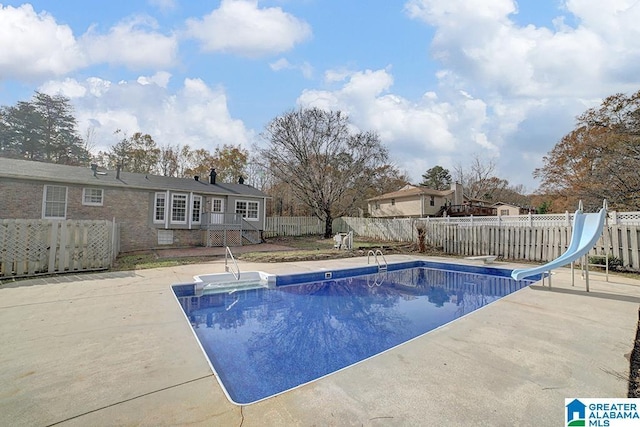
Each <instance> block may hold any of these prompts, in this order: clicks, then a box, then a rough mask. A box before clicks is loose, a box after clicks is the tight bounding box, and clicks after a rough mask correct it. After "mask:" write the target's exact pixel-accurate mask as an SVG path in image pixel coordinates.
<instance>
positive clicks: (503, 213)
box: [500, 209, 509, 216]
mask: <svg viewBox="0 0 640 427" xmlns="http://www.w3.org/2000/svg"><path fill="white" fill-rule="evenodd" d="M500 216H509V209H500Z"/></svg>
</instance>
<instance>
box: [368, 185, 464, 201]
mask: <svg viewBox="0 0 640 427" xmlns="http://www.w3.org/2000/svg"><path fill="white" fill-rule="evenodd" d="M453 193H454V190H434V189H432V188H427V187H416V186H415V185H405V186H404V187H402V188H401V189H400V190H398V191H394V192H391V193H385V194H381V195H379V196H376V197H372V198H370V199H367V201H375V200H386V199H398V198H401V197H412V196H421V195H424V196H441V197H444V196H448V195H450V194H453Z"/></svg>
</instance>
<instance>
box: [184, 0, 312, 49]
mask: <svg viewBox="0 0 640 427" xmlns="http://www.w3.org/2000/svg"><path fill="white" fill-rule="evenodd" d="M186 35H187V36H188V37H191V38H194V39H196V40H198V41H199V42H200V44H201V46H202V49H203V50H204V51H208V52H225V53H233V54H237V55H241V56H247V57H260V56H265V55H272V54H276V53H281V52H285V51H288V50H290V49H292V48H293V47H294V46H295V45H296V44H297V43H301V42H303V41H305V40H307V39H308V38H309V37H311V27H310V26H309V24H307V23H306V22H304V21H302V20H300V19H298V18H296V17H295V16H293V15H291V14H288V13H286V12H284V11H283V10H282V9H280V8H278V7H270V8H259V7H258V2H257V1H255V0H253V1H251V0H222V2H221V4H220V7H219V8H218V9H216V10H214V11H213V12H211V13H210V14H209V15H207V16H205V17H204V18H203V19H189V20H188V21H187V31H186Z"/></svg>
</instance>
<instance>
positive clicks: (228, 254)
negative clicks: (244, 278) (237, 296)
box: [224, 246, 240, 280]
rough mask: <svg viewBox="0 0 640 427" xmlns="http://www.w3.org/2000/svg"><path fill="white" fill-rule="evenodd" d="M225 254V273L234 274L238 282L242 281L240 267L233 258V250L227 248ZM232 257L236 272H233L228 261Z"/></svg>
mask: <svg viewBox="0 0 640 427" xmlns="http://www.w3.org/2000/svg"><path fill="white" fill-rule="evenodd" d="M225 249H226V250H225V253H224V271H226V272H227V273H231V274H233V277H235V278H236V280H240V267H238V263H237V262H236V259H235V258H234V257H233V254H232V253H231V249H230V248H229V246H225ZM229 257H231V261H233V264H234V265H235V267H236V271H233V269H232V268H231V267H230V266H229V265H228V264H227V259H228V258H229Z"/></svg>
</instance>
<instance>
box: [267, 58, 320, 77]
mask: <svg viewBox="0 0 640 427" xmlns="http://www.w3.org/2000/svg"><path fill="white" fill-rule="evenodd" d="M269 68H271V69H272V70H273V71H282V70H298V71H300V72H301V73H302V75H303V76H304V78H306V79H310V78H311V77H313V67H312V66H311V64H309V63H308V62H306V61H305V62H303V63H302V64H301V65H295V64H292V63H290V62H289V61H288V60H287V59H286V58H279V59H278V60H277V61H274V62H271V63H270V64H269Z"/></svg>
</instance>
